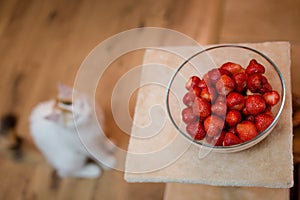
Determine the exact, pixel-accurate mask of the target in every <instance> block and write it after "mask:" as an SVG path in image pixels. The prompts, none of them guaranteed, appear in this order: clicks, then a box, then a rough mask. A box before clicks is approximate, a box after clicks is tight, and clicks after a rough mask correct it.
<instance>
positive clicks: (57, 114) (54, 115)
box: [45, 112, 60, 122]
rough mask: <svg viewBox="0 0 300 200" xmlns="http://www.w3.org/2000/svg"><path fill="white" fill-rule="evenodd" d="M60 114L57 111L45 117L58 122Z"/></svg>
mask: <svg viewBox="0 0 300 200" xmlns="http://www.w3.org/2000/svg"><path fill="white" fill-rule="evenodd" d="M59 117H60V114H59V113H56V112H51V113H50V114H48V115H46V116H45V119H47V120H49V121H53V122H58V121H59Z"/></svg>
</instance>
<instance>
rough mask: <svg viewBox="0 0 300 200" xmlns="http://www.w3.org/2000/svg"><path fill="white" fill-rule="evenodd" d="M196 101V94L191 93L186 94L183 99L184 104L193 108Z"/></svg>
mask: <svg viewBox="0 0 300 200" xmlns="http://www.w3.org/2000/svg"><path fill="white" fill-rule="evenodd" d="M194 100H195V94H193V93H191V92H188V93H186V94H185V95H184V96H183V98H182V101H183V103H184V104H185V105H186V106H189V107H191V106H193V103H194Z"/></svg>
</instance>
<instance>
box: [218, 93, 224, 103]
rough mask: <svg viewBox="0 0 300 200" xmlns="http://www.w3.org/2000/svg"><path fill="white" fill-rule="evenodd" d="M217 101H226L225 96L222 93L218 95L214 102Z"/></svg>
mask: <svg viewBox="0 0 300 200" xmlns="http://www.w3.org/2000/svg"><path fill="white" fill-rule="evenodd" d="M217 101H219V102H223V103H226V96H224V95H219V96H218V97H217V99H216V102H217Z"/></svg>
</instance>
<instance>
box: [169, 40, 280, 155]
mask: <svg viewBox="0 0 300 200" xmlns="http://www.w3.org/2000/svg"><path fill="white" fill-rule="evenodd" d="M224 47H225V48H227V47H231V48H241V49H246V50H249V51H252V52H254V53H256V54H258V55H260V56H261V57H263V58H264V59H265V60H266V61H267V62H268V63H269V64H271V66H272V67H273V68H274V69H275V71H276V72H277V75H278V76H279V79H280V83H281V88H282V91H281V93H282V94H281V104H280V108H279V110H278V112H277V114H276V116H275V118H274V120H273V122H272V123H271V124H270V125H269V126H268V128H267V129H265V130H264V131H263V132H261V133H259V135H257V136H256V137H255V138H253V139H251V140H248V141H246V142H243V143H240V144H236V145H231V146H212V145H208V144H205V143H202V142H201V141H202V140H201V141H198V140H194V139H193V138H191V137H190V136H189V135H187V134H186V133H185V132H183V131H182V130H181V129H180V128H179V127H178V126H177V124H176V122H175V120H174V119H173V117H172V114H171V109H170V106H169V94H170V90H171V86H172V83H173V81H174V79H175V78H176V75H177V74H178V73H179V71H180V70H181V69H182V68H183V67H184V66H185V64H186V63H188V62H189V61H190V60H192V59H193V58H194V57H196V56H198V55H199V54H202V53H205V52H208V51H210V50H214V49H218V48H224ZM285 98H286V88H285V84H284V78H283V76H282V74H281V72H280V70H279V69H278V67H277V65H276V64H275V63H274V62H273V61H272V60H271V59H270V58H269V57H268V56H266V55H265V54H263V53H262V52H260V51H258V50H256V49H253V48H250V47H247V46H243V45H238V44H223V45H214V46H211V47H208V48H206V49H204V50H201V51H199V52H197V53H195V54H194V55H192V56H191V57H190V58H188V59H186V60H185V61H184V62H183V63H182V64H180V66H179V67H178V68H177V69H176V71H175V72H174V74H173V75H172V77H171V79H170V81H169V84H168V87H167V91H166V107H167V112H168V115H169V118H170V120H171V122H172V124H173V125H174V126H175V128H176V130H177V131H179V132H180V133H181V134H182V135H183V136H184V137H185V138H187V139H188V140H190V141H191V142H192V143H194V144H197V145H200V146H204V147H206V148H210V149H216V150H224V151H226V150H235V149H237V148H239V147H244V146H247V145H250V143H252V142H254V141H257V140H258V139H260V138H261V137H263V136H265V135H266V134H269V133H270V132H271V130H272V129H273V128H274V127H275V125H276V124H277V122H278V120H279V118H280V115H281V113H282V110H283V107H284V104H285ZM263 139H264V138H261V140H263ZM261 140H259V142H260V141H261ZM255 144H256V143H255ZM250 147H251V146H248V148H250ZM241 150H242V149H241Z"/></svg>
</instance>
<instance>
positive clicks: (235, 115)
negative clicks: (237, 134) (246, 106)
mask: <svg viewBox="0 0 300 200" xmlns="http://www.w3.org/2000/svg"><path fill="white" fill-rule="evenodd" d="M241 120H242V115H241V113H240V112H239V111H238V110H229V111H228V113H227V114H226V118H225V121H226V123H227V125H228V126H235V125H236V124H237V123H239V122H241Z"/></svg>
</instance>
